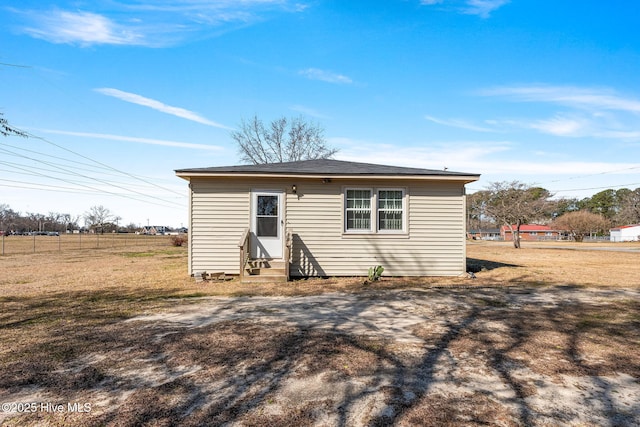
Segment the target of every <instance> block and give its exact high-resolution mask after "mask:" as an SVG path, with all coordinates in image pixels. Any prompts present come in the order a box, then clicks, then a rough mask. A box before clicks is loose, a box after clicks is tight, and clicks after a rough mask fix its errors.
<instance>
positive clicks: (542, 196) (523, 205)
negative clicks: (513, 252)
mask: <svg viewBox="0 0 640 427" xmlns="http://www.w3.org/2000/svg"><path fill="white" fill-rule="evenodd" d="M487 191H488V197H487V200H486V205H485V212H486V213H487V214H488V215H490V216H491V217H493V218H494V219H495V220H496V222H498V223H502V224H504V225H506V226H507V227H509V229H510V230H511V235H512V236H513V247H514V248H516V249H519V248H520V226H521V225H522V224H526V223H528V222H531V221H535V220H540V219H542V218H544V217H545V214H546V210H547V208H548V199H549V197H551V194H550V193H549V192H548V191H547V190H545V189H544V188H540V187H530V186H528V185H527V184H524V183H521V182H518V181H512V182H493V183H491V184H490V185H489V188H488V190H487Z"/></svg>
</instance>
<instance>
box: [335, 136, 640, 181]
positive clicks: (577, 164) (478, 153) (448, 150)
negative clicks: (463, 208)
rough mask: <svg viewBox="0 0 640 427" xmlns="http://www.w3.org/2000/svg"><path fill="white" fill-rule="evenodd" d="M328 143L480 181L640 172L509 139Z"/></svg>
mask: <svg viewBox="0 0 640 427" xmlns="http://www.w3.org/2000/svg"><path fill="white" fill-rule="evenodd" d="M329 142H330V143H331V144H332V145H333V146H336V147H338V148H340V151H339V152H338V154H337V156H336V158H338V159H340V160H348V161H354V162H365V163H378V164H379V163H384V164H388V165H396V166H406V167H417V168H424V169H435V170H442V169H443V168H445V167H446V168H447V169H448V170H449V171H455V172H467V173H479V174H483V175H485V178H484V179H483V181H487V180H514V179H518V180H522V181H525V182H528V181H532V180H535V181H540V180H541V179H543V177H549V176H555V177H559V178H560V179H561V180H562V181H566V180H567V178H566V177H567V176H571V175H583V174H584V173H585V171H620V174H623V173H627V174H629V170H632V169H633V170H635V171H636V172H634V173H635V174H636V175H637V174H638V173H640V169H637V166H638V164H637V163H625V162H605V161H571V160H567V159H566V158H560V157H557V156H554V157H552V158H549V157H546V156H539V154H540V153H539V152H532V153H529V154H535V155H536V156H535V157H534V156H531V155H527V153H528V152H527V151H523V150H522V149H520V148H518V147H517V145H514V144H512V143H511V142H508V141H450V142H438V143H430V144H429V145H428V146H419V147H402V146H395V145H392V144H375V143H371V142H367V141H357V140H351V139H348V138H331V139H330V140H329ZM525 157H526V158H525ZM381 159H383V160H381ZM636 179H637V177H636ZM557 188H561V187H557Z"/></svg>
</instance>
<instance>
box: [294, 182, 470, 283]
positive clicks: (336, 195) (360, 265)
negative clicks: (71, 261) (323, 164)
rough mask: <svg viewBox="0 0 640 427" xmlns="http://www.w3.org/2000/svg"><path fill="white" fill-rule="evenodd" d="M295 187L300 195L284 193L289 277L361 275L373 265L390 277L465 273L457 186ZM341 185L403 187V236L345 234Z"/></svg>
mask: <svg viewBox="0 0 640 427" xmlns="http://www.w3.org/2000/svg"><path fill="white" fill-rule="evenodd" d="M297 186H298V195H293V194H288V198H287V226H288V227H289V228H290V229H292V230H293V232H294V251H293V264H292V266H291V274H292V275H294V276H295V275H299V276H307V275H321V276H361V275H366V274H367V270H368V268H369V267H371V266H373V265H377V264H380V265H382V266H383V267H384V268H385V274H388V275H394V276H421V275H438V276H442V275H457V274H461V273H463V272H464V264H465V260H464V257H465V247H464V244H465V243H464V197H463V187H462V185H461V184H451V183H442V182H441V183H433V182H417V183H416V182H406V181H405V182H396V181H393V182H389V181H369V182H367V183H366V184H361V183H358V182H356V181H343V182H332V183H331V184H322V183H311V182H310V183H299V184H297ZM345 187H370V188H404V189H405V190H406V194H407V195H408V214H407V217H408V218H407V219H408V230H407V234H403V235H396V236H394V235H389V234H364V235H363V234H358V235H354V234H346V233H343V195H342V191H343V189H344V188H345ZM298 196H300V197H298Z"/></svg>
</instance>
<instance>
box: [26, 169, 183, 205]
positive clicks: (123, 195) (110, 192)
mask: <svg viewBox="0 0 640 427" xmlns="http://www.w3.org/2000/svg"><path fill="white" fill-rule="evenodd" d="M13 167H14V168H16V169H19V170H24V171H26V172H29V173H32V174H33V172H32V171H31V170H29V169H26V168H21V167H17V166H13ZM38 175H39V176H42V177H45V178H49V179H55V180H57V181H62V182H65V183H67V184H73V185H78V186H80V187H85V188H88V189H90V190H93V191H94V192H99V193H106V194H110V195H113V196H119V197H124V198H127V199H130V200H136V201H139V202H143V203H150V204H153V205H156V206H162V207H173V206H167V205H164V204H161V203H156V202H152V201H149V200H144V199H139V198H137V197H133V196H131V195H127V194H118V193H114V192H112V191H108V190H105V189H99V188H95V187H92V186H90V185H86V184H79V183H75V182H70V181H68V180H65V179H63V178H59V177H56V176H51V175H45V174H42V173H38ZM80 176H82V175H80ZM107 184H108V183H107ZM108 185H110V184H108ZM121 188H123V189H124V190H125V191H129V190H128V189H126V188H124V187H121ZM168 203H172V204H175V205H178V206H182V205H181V204H179V203H175V202H168Z"/></svg>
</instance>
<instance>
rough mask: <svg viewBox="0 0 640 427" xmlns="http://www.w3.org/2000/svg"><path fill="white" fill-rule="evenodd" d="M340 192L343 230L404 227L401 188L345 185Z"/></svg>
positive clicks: (401, 229)
mask: <svg viewBox="0 0 640 427" xmlns="http://www.w3.org/2000/svg"><path fill="white" fill-rule="evenodd" d="M344 194H345V204H344V206H345V214H344V222H345V223H344V230H345V231H346V232H356V233H357V232H368V233H372V232H373V233H377V232H380V233H402V232H404V231H405V221H406V216H405V214H406V212H405V192H404V190H402V189H396V188H392V189H386V188H385V189H365V188H347V189H346V190H345V193H344ZM374 218H375V219H374Z"/></svg>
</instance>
